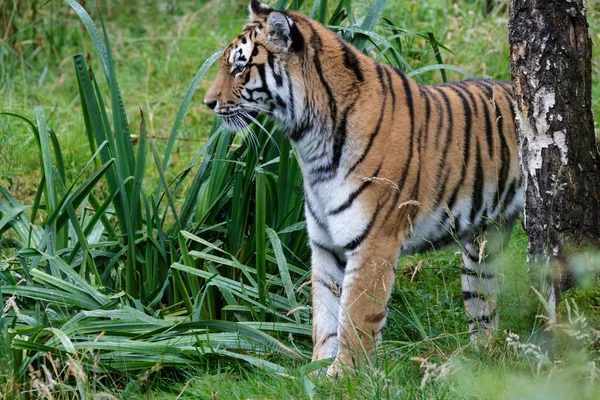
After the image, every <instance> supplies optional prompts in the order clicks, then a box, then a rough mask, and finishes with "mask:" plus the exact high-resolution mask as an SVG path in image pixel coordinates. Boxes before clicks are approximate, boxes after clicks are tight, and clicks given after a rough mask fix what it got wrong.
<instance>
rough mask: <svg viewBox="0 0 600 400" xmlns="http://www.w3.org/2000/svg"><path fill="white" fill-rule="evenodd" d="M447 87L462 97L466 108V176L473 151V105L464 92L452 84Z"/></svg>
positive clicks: (464, 164) (464, 156)
mask: <svg viewBox="0 0 600 400" xmlns="http://www.w3.org/2000/svg"><path fill="white" fill-rule="evenodd" d="M447 87H448V88H449V89H450V90H452V91H453V92H454V93H456V94H457V95H458V97H459V98H460V100H461V102H462V105H463V110H464V116H465V143H464V149H463V169H462V176H463V177H464V176H466V172H467V165H468V164H469V156H470V152H471V129H472V123H473V115H472V110H471V106H470V105H469V102H468V101H467V99H466V98H465V96H464V95H463V94H462V92H461V91H459V90H457V89H456V88H454V87H452V86H447ZM460 183H461V182H459V184H460Z"/></svg>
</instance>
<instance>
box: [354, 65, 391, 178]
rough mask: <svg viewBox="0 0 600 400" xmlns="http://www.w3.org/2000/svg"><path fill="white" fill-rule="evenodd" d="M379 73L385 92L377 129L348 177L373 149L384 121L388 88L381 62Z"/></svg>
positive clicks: (382, 88)
mask: <svg viewBox="0 0 600 400" xmlns="http://www.w3.org/2000/svg"><path fill="white" fill-rule="evenodd" d="M377 75H378V77H379V83H380V84H381V90H382V92H383V103H382V106H381V111H380V112H379V119H378V120H377V125H375V130H374V131H373V133H371V136H370V137H369V143H367V147H365V149H364V150H363V152H362V154H361V155H360V157H359V158H358V160H357V161H356V162H355V163H354V165H352V167H350V169H349V170H348V173H346V178H347V177H348V176H349V175H350V174H351V173H352V172H353V171H354V170H355V169H356V167H358V165H359V164H360V163H362V162H363V161H364V159H365V158H366V157H367V154H368V153H369V150H371V146H373V142H374V141H375V138H376V137H377V135H379V130H380V129H381V122H382V121H383V115H384V114H385V106H386V103H387V90H386V87H385V85H384V84H383V73H382V69H381V66H380V65H379V64H377Z"/></svg>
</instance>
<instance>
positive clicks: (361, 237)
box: [344, 203, 382, 251]
mask: <svg viewBox="0 0 600 400" xmlns="http://www.w3.org/2000/svg"><path fill="white" fill-rule="evenodd" d="M381 206H382V204H380V203H378V204H377V208H376V209H375V212H374V213H373V216H372V217H371V220H370V221H369V223H368V224H367V226H366V228H365V229H364V230H363V231H362V233H361V234H360V235H358V236H357V237H356V238H354V239H352V240H351V241H350V242H348V244H346V245H344V248H345V249H346V250H350V251H352V250H354V249H356V248H357V247H358V246H360V244H361V243H362V242H363V241H364V240H365V239H366V238H367V236H369V233H370V232H371V229H373V225H375V220H376V219H377V215H379V211H380V210H381Z"/></svg>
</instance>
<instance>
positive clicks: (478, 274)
mask: <svg viewBox="0 0 600 400" xmlns="http://www.w3.org/2000/svg"><path fill="white" fill-rule="evenodd" d="M460 273H461V274H463V275H469V276H474V277H476V278H481V279H496V274H490V273H489V272H483V271H480V272H477V271H473V270H470V269H467V268H465V267H462V269H461V270H460Z"/></svg>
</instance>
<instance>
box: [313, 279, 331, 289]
mask: <svg viewBox="0 0 600 400" xmlns="http://www.w3.org/2000/svg"><path fill="white" fill-rule="evenodd" d="M314 282H317V283H320V284H321V285H323V286H325V287H326V288H327V289H329V290H331V283H327V282H325V281H324V280H323V279H317V280H313V283H314Z"/></svg>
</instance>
